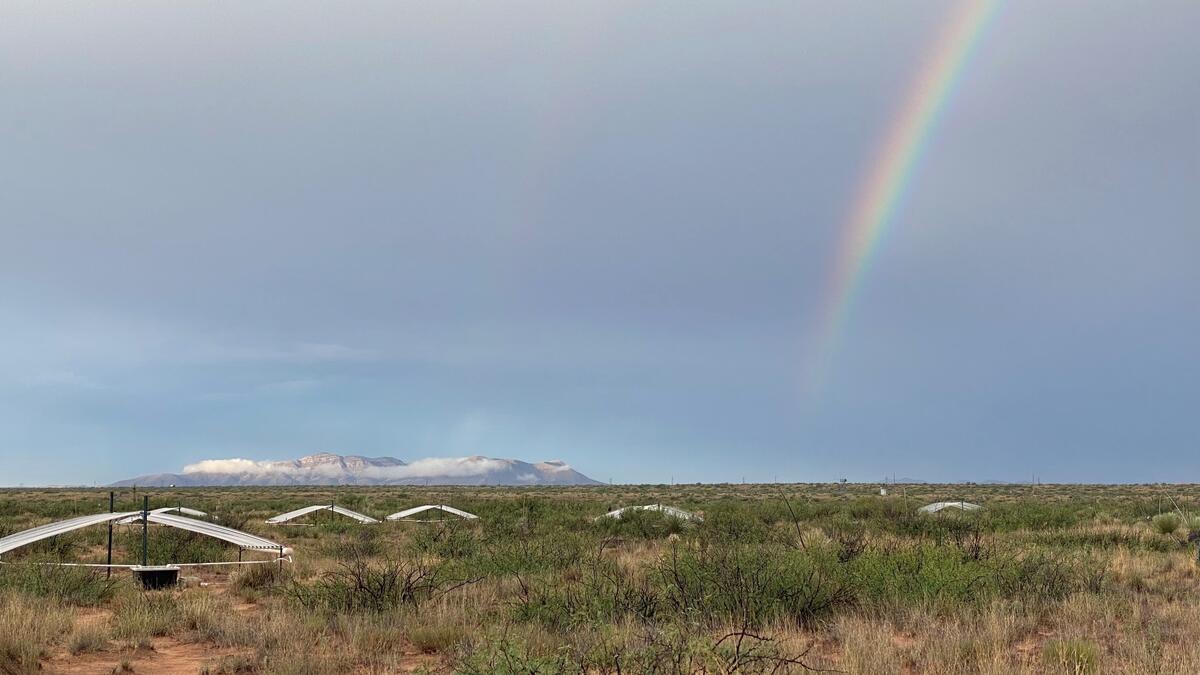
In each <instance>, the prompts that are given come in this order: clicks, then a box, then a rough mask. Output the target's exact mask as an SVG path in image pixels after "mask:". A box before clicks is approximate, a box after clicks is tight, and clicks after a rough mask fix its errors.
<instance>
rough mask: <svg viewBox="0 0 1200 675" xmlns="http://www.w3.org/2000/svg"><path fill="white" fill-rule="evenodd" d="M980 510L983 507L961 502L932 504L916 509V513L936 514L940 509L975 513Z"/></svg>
mask: <svg viewBox="0 0 1200 675" xmlns="http://www.w3.org/2000/svg"><path fill="white" fill-rule="evenodd" d="M981 508H983V507H982V506H980V505H978V504H972V503H971V502H962V501H958V502H934V503H932V504H927V505H925V506H922V507H921V508H919V509H917V512H918V513H937V512H938V511H941V510H942V509H960V510H962V511H975V510H977V509H981Z"/></svg>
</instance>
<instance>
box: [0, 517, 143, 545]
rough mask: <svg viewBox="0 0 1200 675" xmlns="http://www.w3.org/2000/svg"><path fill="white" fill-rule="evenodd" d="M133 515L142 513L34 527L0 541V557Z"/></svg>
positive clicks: (71, 520)
mask: <svg viewBox="0 0 1200 675" xmlns="http://www.w3.org/2000/svg"><path fill="white" fill-rule="evenodd" d="M132 515H138V516H140V515H141V512H140V511H126V512H124V513H97V514H95V515H91V516H79V517H78V518H68V519H67V520H60V521H58V522H54V523H47V524H46V525H41V526H39V527H34V528H32V529H28V530H24V531H22V532H17V533H16V534H10V535H8V536H7V537H4V538H3V539H0V555H3V554H5V553H8V552H9V551H11V550H13V549H16V548H20V547H22V546H28V545H29V544H32V543H34V542H37V541H41V540H43V539H49V538H50V537H56V536H58V535H60V534H66V533H67V532H74V531H75V530H78V529H82V528H85V527H90V526H92V525H100V524H102V523H107V522H110V521H114V520H120V519H122V518H127V517H129V516H132Z"/></svg>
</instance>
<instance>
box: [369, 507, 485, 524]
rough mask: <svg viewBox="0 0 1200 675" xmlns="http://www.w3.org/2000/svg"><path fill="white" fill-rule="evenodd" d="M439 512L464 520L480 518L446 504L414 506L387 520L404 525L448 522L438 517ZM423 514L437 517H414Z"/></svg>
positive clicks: (394, 514) (398, 512)
mask: <svg viewBox="0 0 1200 675" xmlns="http://www.w3.org/2000/svg"><path fill="white" fill-rule="evenodd" d="M437 511H441V512H442V513H448V514H450V515H452V516H458V517H459V518H462V519H463V520H479V516H477V515H475V514H474V513H467V512H466V511H463V510H462V509H456V508H454V507H453V506H446V505H445V504H425V505H423V506H414V507H412V508H411V509H404V510H403V511H397V512H396V513H393V514H392V515H390V516H388V517H387V519H388V520H391V521H399V522H402V523H436V522H438V521H441V520H447V519H446V518H442V517H436V516H437V513H436V512H437ZM430 512H434V513H430ZM422 513H425V514H430V515H431V516H435V517H432V518H430V517H426V518H413V516H415V515H418V514H422Z"/></svg>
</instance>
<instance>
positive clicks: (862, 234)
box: [805, 0, 1000, 393]
mask: <svg viewBox="0 0 1200 675" xmlns="http://www.w3.org/2000/svg"><path fill="white" fill-rule="evenodd" d="M956 5H957V6H956V10H955V12H954V16H953V17H952V18H951V20H950V21H949V22H948V23H947V24H946V27H945V28H944V29H943V30H942V33H941V36H940V38H939V39H938V41H937V43H936V44H935V45H934V48H933V50H932V51H931V52H930V53H929V56H928V57H927V60H926V63H925V65H924V67H923V68H922V69H921V70H920V71H919V72H918V74H917V77H916V79H915V81H914V83H913V85H912V88H911V90H910V93H909V94H908V96H907V97H906V100H905V102H904V105H903V107H901V108H900V111H899V114H898V115H897V116H896V118H895V123H894V124H893V125H892V126H891V128H890V130H889V131H888V132H887V134H886V136H885V138H886V140H885V142H884V144H883V146H882V147H881V148H880V150H879V152H878V153H877V155H876V156H875V160H874V161H873V162H872V163H871V166H870V169H869V171H868V172H867V173H866V175H865V176H864V178H863V180H862V182H861V184H860V186H859V188H858V190H857V191H856V196H855V199H854V203H853V205H852V207H851V208H850V213H849V217H848V218H847V219H846V221H845V223H844V224H843V226H842V229H841V232H842V234H841V236H840V238H839V242H838V249H837V251H838V252H837V257H836V259H835V261H834V264H833V268H832V272H831V274H830V276H829V279H828V281H827V284H826V291H825V293H824V295H823V296H822V297H823V298H824V300H823V302H822V305H821V308H820V315H819V323H818V330H817V331H816V333H815V335H816V337H815V340H814V345H813V346H812V348H811V350H812V351H811V353H812V362H811V364H810V367H809V368H808V369H807V372H806V374H805V380H806V389H807V390H808V391H809V392H810V393H812V392H815V391H817V390H819V389H820V388H821V386H822V385H823V384H824V381H825V379H826V372H827V370H828V368H829V366H830V364H831V362H832V361H833V356H834V351H835V346H836V344H837V342H838V340H839V337H840V336H841V334H842V331H843V330H844V327H845V325H846V322H847V319H848V317H849V315H850V311H851V308H852V306H853V305H854V299H855V296H856V295H857V294H858V290H859V288H860V287H861V286H862V283H863V279H864V277H865V276H866V273H867V270H868V269H869V268H870V266H871V261H872V260H873V259H874V257H875V254H876V253H877V252H878V250H879V247H880V244H881V243H882V241H883V239H884V237H885V236H886V235H887V232H888V228H889V226H890V225H891V222H892V221H893V219H894V217H895V214H896V210H897V206H898V204H899V202H900V200H901V197H903V195H904V193H905V190H906V189H907V187H908V185H909V183H910V182H911V180H912V176H913V173H914V169H915V167H916V165H917V163H918V160H919V159H920V158H921V155H922V154H923V152H924V150H925V147H926V146H927V145H928V141H929V137H930V133H931V132H932V130H933V129H934V128H935V127H936V126H937V121H938V117H939V115H940V114H941V112H942V111H943V110H945V108H946V103H947V102H948V101H949V100H950V98H951V95H952V94H953V93H954V89H955V85H956V84H957V82H958V80H959V78H960V77H961V75H962V73H963V69H964V66H966V64H967V62H968V61H969V60H970V57H971V53H972V52H973V51H974V49H975V46H976V45H977V44H978V43H979V39H980V37H981V36H982V35H983V33H984V32H985V28H986V27H987V25H988V23H989V20H990V19H991V18H992V17H993V16H994V15H995V14H996V10H997V8H998V7H999V5H1000V0H963V1H962V2H958V3H956Z"/></svg>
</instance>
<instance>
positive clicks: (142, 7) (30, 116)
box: [0, 0, 1200, 483]
mask: <svg viewBox="0 0 1200 675" xmlns="http://www.w3.org/2000/svg"><path fill="white" fill-rule="evenodd" d="M952 4H953V3H951V2H935V3H928V4H923V5H921V6H906V7H903V8H900V7H895V8H887V7H881V6H880V5H879V3H877V2H866V1H861V2H860V1H857V0H855V1H852V2H840V3H836V4H829V3H817V2H795V3H784V4H778V5H762V6H757V7H754V8H750V7H746V6H741V5H736V4H730V5H706V6H700V5H697V4H696V3H683V2H668V3H665V4H656V5H653V6H646V5H626V4H619V3H618V4H613V3H609V2H595V3H593V2H582V3H578V2H577V3H569V4H567V3H550V2H541V1H536V2H521V3H517V4H516V5H505V6H500V5H495V6H486V5H478V4H465V3H456V2H450V3H444V2H443V3H409V4H401V5H397V4H395V3H385V2H378V3H376V2H367V3H360V4H357V5H355V6H354V7H349V8H348V7H339V8H337V9H336V10H331V9H330V8H329V7H327V6H324V5H322V4H320V3H309V2H291V3H287V4H286V5H284V4H282V3H265V4H263V3H254V4H241V5H237V6H217V5H213V6H200V5H197V6H179V5H154V4H150V3H143V2H133V3H93V4H88V5H80V6H72V7H71V8H70V9H66V8H65V7H63V6H55V5H51V4H46V3H24V2H13V3H5V4H4V6H3V7H0V62H2V63H5V64H6V68H5V69H4V70H3V72H0V85H3V87H4V90H5V91H6V92H7V93H8V94H9V95H8V96H7V97H6V101H8V102H9V104H8V105H6V106H4V107H3V108H0V145H2V147H4V148H5V152H4V153H3V156H0V458H3V459H4V460H5V466H6V469H7V471H6V474H5V475H4V476H0V482H14V483H16V482H22V481H26V482H33V481H38V482H55V483H58V482H72V481H75V482H79V481H83V482H90V481H93V480H99V481H104V480H110V479H116V478H120V477H123V476H125V475H128V474H129V473H131V472H130V471H128V466H129V465H130V464H139V465H140V464H143V463H145V462H146V460H147V459H154V460H155V461H160V459H161V460H163V461H165V460H166V459H169V460H170V461H166V462H165V463H166V466H168V467H169V466H178V465H181V464H184V463H189V462H195V461H199V460H200V459H202V458H205V457H212V456H242V457H249V458H262V457H280V456H298V455H301V454H307V453H308V452H310V451H313V450H316V449H334V450H338V451H342V452H356V453H360V454H388V453H391V452H394V451H395V449H396V448H406V449H409V448H410V449H412V451H413V452H417V453H419V454H422V455H424V454H428V455H442V454H451V453H458V452H464V453H465V452H485V453H487V454H489V455H495V456H522V457H528V456H563V457H564V458H565V459H567V460H568V461H570V462H571V463H572V464H574V465H575V466H577V467H579V468H580V470H582V471H584V472H586V473H589V474H590V475H594V476H596V477H598V478H603V479H607V478H609V477H614V478H616V479H617V480H665V479H667V478H669V477H670V476H671V475H672V474H676V478H677V479H679V480H686V479H697V480H698V479H703V480H729V479H738V478H740V477H741V476H740V475H734V474H741V473H743V472H744V473H747V474H750V476H749V477H750V478H757V479H761V480H771V479H773V478H774V477H775V476H776V475H779V476H780V477H781V478H792V479H806V480H807V479H818V478H837V477H840V476H841V475H849V476H851V477H858V478H875V477H876V475H877V474H882V473H884V472H887V471H889V470H890V469H897V470H900V469H903V470H902V471H900V472H901V473H905V474H908V475H916V476H919V477H925V478H929V479H937V478H944V479H955V478H965V477H971V476H982V475H983V474H986V475H987V477H990V478H1019V477H1023V476H1024V475H1025V474H1026V473H1028V471H1029V470H1030V467H1031V466H1032V467H1034V468H1036V469H1037V470H1039V471H1040V473H1041V474H1042V475H1043V476H1046V477H1048V476H1051V475H1056V476H1057V477H1059V478H1062V479H1068V478H1072V479H1080V480H1083V479H1118V478H1126V477H1132V476H1136V477H1139V478H1145V479H1157V478H1165V479H1173V477H1175V476H1177V475H1178V473H1179V472H1180V471H1188V470H1191V469H1193V468H1200V467H1194V466H1193V464H1194V460H1193V459H1192V455H1193V454H1194V453H1193V452H1191V450H1193V449H1194V448H1195V445H1196V443H1197V442H1198V441H1200V437H1198V436H1197V431H1196V427H1195V425H1194V424H1193V423H1192V422H1191V416H1192V414H1191V412H1190V411H1191V410H1192V409H1194V408H1195V404H1196V403H1197V402H1198V401H1197V399H1196V393H1195V391H1194V389H1195V388H1194V386H1192V385H1191V383H1193V382H1194V381H1195V379H1196V377H1197V376H1198V375H1200V365H1198V364H1197V360H1196V359H1195V358H1194V356H1193V354H1194V342H1195V340H1194V337H1195V335H1196V334H1197V332H1198V331H1200V313H1197V312H1195V311H1194V306H1195V298H1196V297H1198V296H1200V265H1197V264H1196V251H1198V250H1200V228H1196V227H1195V225H1194V221H1195V214H1196V213H1197V212H1200V208H1198V207H1200V202H1198V201H1197V199H1198V198H1197V195H1196V191H1195V186H1196V184H1197V183H1198V182H1200V165H1198V163H1200V160H1197V157H1200V132H1198V131H1197V122H1196V120H1197V119H1200V91H1198V89H1197V87H1196V86H1195V77H1194V73H1193V72H1192V71H1193V69H1194V65H1193V64H1195V63H1196V62H1198V61H1200V46H1198V44H1197V42H1196V41H1195V40H1194V36H1193V35H1192V31H1191V30H1190V28H1191V27H1192V26H1195V25H1196V23H1197V20H1200V9H1198V8H1197V6H1196V5H1195V3H1192V2H1186V1H1174V0H1163V1H1162V2H1155V3H1153V4H1152V6H1151V7H1150V8H1147V7H1142V6H1132V5H1129V6H1125V5H1122V4H1120V3H1108V4H1105V5H1103V6H1100V5H1096V4H1095V3H1050V4H1047V3H1037V2H1024V1H1014V2H1006V3H1005V4H1004V7H1003V8H1002V11H1001V12H1000V13H999V15H998V18H997V20H996V22H995V23H994V25H992V27H991V29H990V31H989V33H988V35H987V37H986V39H985V40H984V41H983V42H982V43H981V44H980V46H979V49H978V51H977V52H976V54H975V56H974V57H973V60H972V62H971V63H970V64H969V66H968V68H967V70H966V71H965V73H964V76H963V78H962V81H961V83H960V85H959V86H958V88H957V90H956V91H955V93H954V96H953V98H952V100H951V103H950V105H949V107H948V108H947V109H946V110H945V111H944V113H943V115H942V116H941V118H940V121H939V123H938V126H937V128H936V129H935V132H934V133H933V134H932V135H931V137H930V139H929V142H928V144H927V147H926V152H925V154H924V157H923V159H922V161H921V162H920V164H919V165H918V166H917V167H916V169H915V172H914V174H913V179H912V182H911V184H910V190H909V192H908V193H907V194H906V195H905V196H904V198H903V199H902V200H901V203H900V205H899V208H898V210H897V217H896V221H895V222H894V227H893V229H892V230H891V234H890V236H889V238H888V240H887V241H886V243H885V245H884V246H883V247H882V248H881V249H880V251H879V254H878V255H877V257H876V259H875V263H874V265H873V267H872V269H871V271H870V274H869V275H868V277H867V278H866V280H865V283H864V285H863V288H862V292H861V295H860V297H859V299H858V302H857V304H856V306H855V309H854V312H853V314H852V316H851V319H850V322H849V324H848V326H847V330H846V332H845V335H844V337H843V340H842V341H841V343H840V345H839V348H838V350H837V353H836V361H835V362H834V363H833V365H832V368H831V377H830V383H829V387H828V390H827V391H826V393H825V395H824V397H823V398H822V400H820V401H819V402H818V405H817V406H816V407H815V408H813V409H808V408H805V407H804V406H803V405H802V402H801V400H800V396H799V389H800V385H799V381H800V380H801V378H802V376H803V373H802V372H801V369H802V367H803V363H804V362H805V360H804V356H805V354H804V345H805V344H807V342H808V340H809V338H810V331H811V330H812V327H813V324H814V323H815V320H816V319H815V317H816V308H817V307H818V306H819V305H820V302H821V300H822V299H821V298H820V297H819V294H820V292H821V288H822V284H823V280H824V278H825V276H826V274H827V273H828V269H829V266H830V264H831V259H830V258H831V255H832V251H833V250H834V242H835V240H836V237H837V230H838V226H839V224H840V223H841V222H843V220H844V218H845V215H846V211H847V209H848V208H849V202H850V200H852V199H853V198H854V195H855V194H856V190H857V185H856V181H857V180H858V179H859V177H860V176H861V175H862V173H863V172H864V170H865V168H867V166H868V165H869V163H870V162H871V161H872V157H873V156H874V154H875V153H876V151H877V149H876V147H875V146H876V145H877V144H878V142H879V139H880V138H881V137H882V136H883V135H884V132H885V130H886V129H887V127H888V125H889V124H890V123H891V122H892V118H893V116H894V114H895V111H896V109H897V106H898V105H899V103H900V101H901V100H902V99H903V98H904V96H905V94H906V93H907V88H908V87H909V85H910V82H911V79H912V76H913V72H914V69H915V68H917V67H918V65H919V64H920V63H922V62H923V60H924V56H925V51H926V50H927V49H928V48H929V45H930V44H931V42H932V40H933V36H935V35H936V34H937V33H938V31H939V30H940V25H941V22H942V21H944V19H945V17H946V16H947V15H948V10H949V9H950V8H951V5H952ZM1131 448H1136V449H1137V453H1134V454H1131V453H1130V449H1131ZM1135 455H1136V456H1135ZM731 458H732V459H733V460H736V461H732V460H731ZM1082 458H1086V462H1083V464H1084V465H1085V466H1084V467H1083V468H1080V466H1079V463H1080V460H1081V459H1082ZM85 460H86V461H85ZM1150 460H1153V461H1150ZM1159 467H1171V468H1170V469H1165V468H1159ZM1056 472H1058V473H1056ZM1059 474H1061V475H1059Z"/></svg>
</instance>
